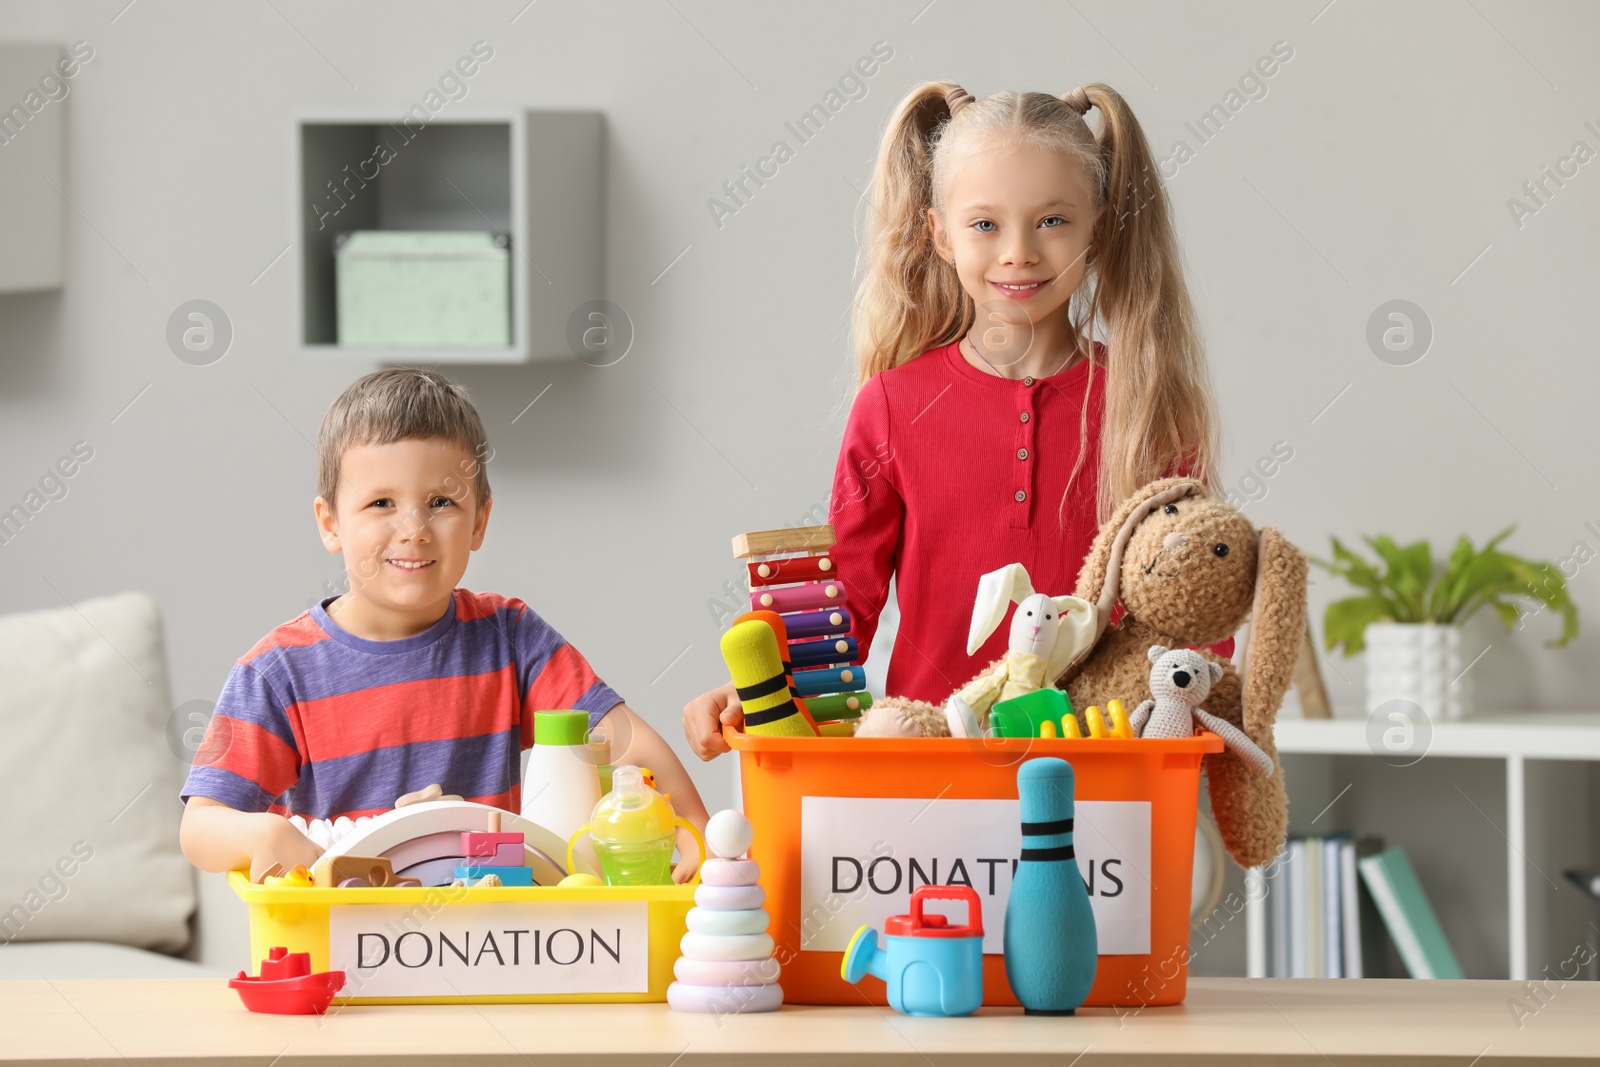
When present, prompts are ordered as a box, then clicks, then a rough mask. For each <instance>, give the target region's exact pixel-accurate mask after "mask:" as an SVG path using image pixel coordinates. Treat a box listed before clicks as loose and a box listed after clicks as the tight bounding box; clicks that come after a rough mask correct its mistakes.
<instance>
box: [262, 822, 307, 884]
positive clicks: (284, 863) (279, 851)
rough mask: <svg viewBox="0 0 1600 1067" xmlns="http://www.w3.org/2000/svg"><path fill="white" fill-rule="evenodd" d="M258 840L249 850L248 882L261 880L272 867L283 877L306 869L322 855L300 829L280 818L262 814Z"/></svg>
mask: <svg viewBox="0 0 1600 1067" xmlns="http://www.w3.org/2000/svg"><path fill="white" fill-rule="evenodd" d="M258 818H260V819H261V823H260V825H259V828H258V830H257V837H256V839H255V841H253V842H252V845H251V849H250V880H251V881H252V882H257V881H260V879H261V878H263V877H265V876H266V875H267V874H268V873H269V872H270V871H271V870H272V868H273V866H274V865H276V866H279V867H281V868H282V870H280V871H279V872H278V873H279V874H283V873H286V872H288V871H292V870H294V868H295V867H298V866H304V867H305V868H306V869H307V870H309V869H310V868H311V865H312V864H314V863H316V862H317V860H318V859H319V858H320V857H321V856H322V852H323V848H322V846H321V845H319V844H317V843H316V842H315V841H313V840H311V838H309V837H307V836H306V835H305V834H303V833H301V832H300V828H299V827H297V826H295V824H294V823H292V822H290V821H289V820H288V819H285V818H284V817H283V816H282V815H273V814H268V813H262V814H261V815H259V816H258Z"/></svg>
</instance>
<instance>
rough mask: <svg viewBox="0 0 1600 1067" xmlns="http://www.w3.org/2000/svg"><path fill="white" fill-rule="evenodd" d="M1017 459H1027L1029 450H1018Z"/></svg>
mask: <svg viewBox="0 0 1600 1067" xmlns="http://www.w3.org/2000/svg"><path fill="white" fill-rule="evenodd" d="M1017 458H1018V459H1027V458H1028V450H1027V449H1026V448H1019V449H1017Z"/></svg>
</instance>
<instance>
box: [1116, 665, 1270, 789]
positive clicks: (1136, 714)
mask: <svg viewBox="0 0 1600 1067" xmlns="http://www.w3.org/2000/svg"><path fill="white" fill-rule="evenodd" d="M1149 655H1150V662H1151V664H1153V666H1152V667H1151V668H1150V692H1151V693H1153V694H1155V695H1154V696H1153V697H1152V698H1151V699H1149V700H1146V701H1145V702H1144V703H1143V704H1140V705H1139V706H1138V707H1137V708H1135V709H1133V714H1132V715H1131V716H1129V718H1128V724H1129V725H1130V726H1132V727H1133V736H1135V737H1189V736H1190V735H1192V734H1193V733H1194V728H1195V724H1196V723H1198V724H1199V725H1201V726H1203V727H1205V728H1206V729H1207V730H1210V731H1211V732H1212V733H1214V734H1216V735H1217V736H1218V737H1220V738H1222V742H1223V744H1225V745H1227V746H1228V748H1229V749H1230V750H1231V751H1233V752H1234V753H1235V754H1236V755H1238V756H1239V757H1240V758H1241V759H1243V760H1245V761H1247V762H1248V763H1249V764H1250V765H1251V766H1252V767H1254V768H1255V769H1256V770H1257V771H1259V772H1261V773H1262V774H1271V773H1272V757H1270V756H1268V755H1267V754H1266V753H1265V752H1263V751H1261V749H1260V748H1259V747H1258V746H1257V745H1256V743H1255V742H1254V741H1252V740H1250V739H1249V738H1248V737H1246V736H1245V735H1244V732H1243V731H1241V730H1240V729H1239V728H1238V727H1237V726H1235V725H1233V723H1231V722H1228V721H1227V720H1226V719H1219V718H1217V717H1216V716H1215V715H1213V714H1211V713H1210V712H1209V711H1206V710H1205V709H1204V708H1202V707H1201V706H1200V704H1201V702H1202V701H1204V700H1205V698H1206V694H1208V693H1210V692H1211V686H1212V685H1213V684H1214V683H1215V682H1216V681H1217V680H1218V679H1220V678H1221V677H1222V664H1220V663H1213V662H1212V661H1210V660H1208V659H1206V658H1205V657H1204V656H1202V655H1201V654H1200V653H1198V652H1196V651H1195V650H1194V649H1192V648H1163V647H1161V646H1160V645H1151V646H1150V652H1149Z"/></svg>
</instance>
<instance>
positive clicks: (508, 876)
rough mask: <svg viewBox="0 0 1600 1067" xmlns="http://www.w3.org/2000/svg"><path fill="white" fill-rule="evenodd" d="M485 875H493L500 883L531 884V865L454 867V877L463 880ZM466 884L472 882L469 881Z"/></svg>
mask: <svg viewBox="0 0 1600 1067" xmlns="http://www.w3.org/2000/svg"><path fill="white" fill-rule="evenodd" d="M486 875H495V876H496V877H498V878H499V879H500V884H501V885H526V886H531V885H533V868H532V867H480V866H471V867H462V866H459V865H458V866H457V867H456V877H457V878H460V879H462V880H463V881H467V880H469V879H480V878H483V877H484V876H486ZM468 884H469V885H470V884H472V883H471V882H470V881H469V882H468Z"/></svg>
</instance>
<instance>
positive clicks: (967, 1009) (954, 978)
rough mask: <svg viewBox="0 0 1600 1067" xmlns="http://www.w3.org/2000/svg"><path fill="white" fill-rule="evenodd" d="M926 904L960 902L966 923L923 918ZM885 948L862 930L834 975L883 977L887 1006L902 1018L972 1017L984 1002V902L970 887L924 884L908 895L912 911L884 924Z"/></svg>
mask: <svg viewBox="0 0 1600 1067" xmlns="http://www.w3.org/2000/svg"><path fill="white" fill-rule="evenodd" d="M927 900H963V901H966V904H967V922H966V925H964V926H952V925H951V924H950V920H949V919H948V918H947V917H946V916H943V915H936V914H935V915H924V914H923V912H922V905H923V902H924V901H927ZM883 932H884V940H885V942H886V945H885V947H882V948H880V947H879V946H878V936H877V933H876V931H874V930H873V929H872V927H870V926H863V927H862V928H861V929H859V930H857V931H856V933H855V936H854V937H852V938H851V939H850V945H849V947H847V948H846V949H845V952H844V960H843V961H842V962H841V964H840V966H839V974H840V976H841V977H843V978H844V980H845V981H847V982H851V983H855V982H859V981H861V979H862V978H865V977H866V976H867V975H868V974H872V975H875V976H876V977H878V978H882V979H883V983H884V985H885V986H887V987H888V990H889V1006H890V1007H891V1008H893V1009H894V1010H895V1011H898V1012H900V1013H902V1014H904V1015H971V1014H972V1013H973V1012H975V1011H977V1010H978V1007H979V1005H981V1004H982V1003H983V903H982V902H981V901H980V900H979V899H978V894H977V893H976V892H974V891H973V889H972V887H971V886H959V885H924V886H921V887H919V888H918V889H917V891H916V892H914V893H912V894H911V913H910V914H909V915H891V916H890V917H889V919H888V920H887V921H886V922H885V923H884V925H883Z"/></svg>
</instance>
